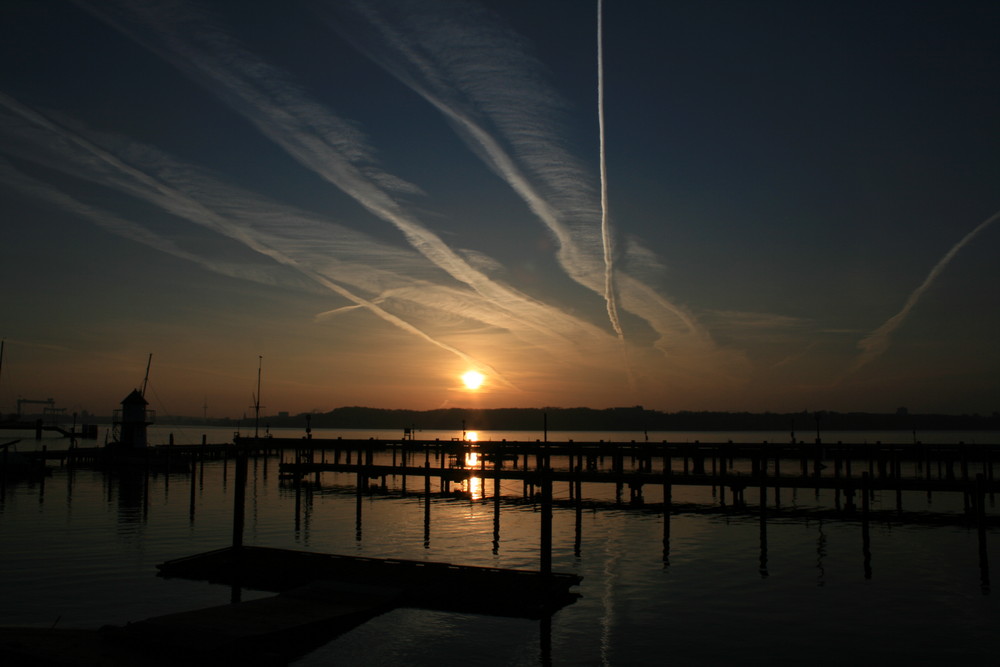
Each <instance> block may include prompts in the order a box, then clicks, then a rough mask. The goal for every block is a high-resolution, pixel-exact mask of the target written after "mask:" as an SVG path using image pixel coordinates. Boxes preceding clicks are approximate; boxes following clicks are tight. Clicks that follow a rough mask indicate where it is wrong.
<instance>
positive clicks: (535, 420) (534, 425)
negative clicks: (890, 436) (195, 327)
mask: <svg viewBox="0 0 1000 667" xmlns="http://www.w3.org/2000/svg"><path fill="white" fill-rule="evenodd" d="M307 416H308V425H309V426H311V427H312V428H369V429H371V428H386V429H390V428H391V429H400V430H402V429H408V428H414V429H418V430H461V429H463V428H465V429H468V430H484V431H490V430H494V431H496V430H509V431H541V430H543V429H545V428H547V429H548V430H550V431H792V430H794V431H796V432H797V433H798V434H799V435H800V437H807V436H808V434H809V432H810V431H815V430H817V429H819V430H821V431H842V430H862V431H876V430H905V431H909V430H916V431H926V430H998V429H1000V413H993V414H992V415H989V416H982V415H978V414H972V415H943V414H911V413H910V412H909V411H908V410H906V409H905V408H900V409H898V410H897V411H896V412H893V413H868V412H833V411H820V412H809V411H803V412H796V413H777V412H707V411H706V412H691V411H680V412H662V411H659V410H647V409H644V408H643V407H642V406H634V407H619V408H605V409H595V408H582V407H581V408H491V409H476V408H442V409H438V410H393V409H384V408H366V407H358V406H354V407H341V408H336V409H335V410H331V411H329V412H322V413H319V412H313V413H300V414H296V415H290V414H284V413H283V414H280V415H268V416H267V417H261V423H262V424H263V423H265V422H266V423H267V425H269V426H270V427H274V428H281V427H290V428H305V426H306V425H307ZM228 423H230V424H235V421H229V422H228ZM244 423H245V422H244Z"/></svg>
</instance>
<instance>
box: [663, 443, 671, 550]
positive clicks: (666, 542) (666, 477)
mask: <svg viewBox="0 0 1000 667" xmlns="http://www.w3.org/2000/svg"><path fill="white" fill-rule="evenodd" d="M671 468H672V461H671V458H670V450H669V449H668V448H667V446H666V445H664V446H663V562H664V563H665V564H669V563H670V514H671V513H672V512H673V484H672V483H671V479H670V477H671V474H672V473H673V471H672V470H671Z"/></svg>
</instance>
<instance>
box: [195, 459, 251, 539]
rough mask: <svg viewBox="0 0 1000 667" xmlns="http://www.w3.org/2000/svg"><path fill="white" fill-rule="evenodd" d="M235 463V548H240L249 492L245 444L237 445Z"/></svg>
mask: <svg viewBox="0 0 1000 667" xmlns="http://www.w3.org/2000/svg"><path fill="white" fill-rule="evenodd" d="M235 464H236V470H235V473H236V479H235V483H234V485H233V549H234V550H238V549H240V548H241V547H242V546H243V523H244V519H245V510H246V507H245V501H246V494H247V452H246V447H245V446H244V445H236V461H235ZM192 474H193V473H192Z"/></svg>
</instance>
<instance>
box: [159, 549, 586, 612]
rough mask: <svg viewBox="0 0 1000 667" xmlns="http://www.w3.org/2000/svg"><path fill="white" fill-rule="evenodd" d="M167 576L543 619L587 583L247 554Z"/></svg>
mask: <svg viewBox="0 0 1000 667" xmlns="http://www.w3.org/2000/svg"><path fill="white" fill-rule="evenodd" d="M157 567H158V568H159V570H160V576H163V577H179V578H184V579H195V580H201V581H209V582H214V583H222V584H229V585H233V586H241V587H244V588H252V589H256V590H264V591H273V592H279V593H285V592H288V591H292V590H295V589H298V588H302V587H304V586H313V585H316V582H324V583H325V584H327V585H330V584H339V585H343V584H352V585H359V586H364V587H368V588H379V589H382V590H392V591H396V594H395V597H394V601H395V605H396V606H405V607H416V608H421V609H438V610H443V611H455V612H469V613H478V614H492V615H500V616H516V617H521V618H540V617H541V616H542V615H544V614H548V613H551V612H552V611H554V610H556V609H559V608H560V607H563V606H565V605H567V604H570V603H572V602H573V601H574V600H576V599H577V598H578V597H579V596H578V595H577V594H576V593H574V592H572V591H571V590H570V589H572V588H573V587H574V586H576V585H578V584H579V583H580V581H581V577H580V576H578V575H575V574H566V573H558V572H551V573H543V572H540V571H536V570H511V569H503V568H495V567H480V566H472V565H454V564H451V563H441V562H434V561H418V560H404V559H398V558H364V557H360V556H341V555H335V554H324V553H315V552H311V551H296V550H289V549H274V548H269V547H257V546H243V547H239V548H228V547H227V548H225V549H218V550H216V551H210V552H207V553H203V554H197V555H195V556H188V557H186V558H179V559H176V560H171V561H167V562H165V563H162V564H160V565H158V566H157Z"/></svg>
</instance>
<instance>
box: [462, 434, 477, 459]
mask: <svg viewBox="0 0 1000 667" xmlns="http://www.w3.org/2000/svg"><path fill="white" fill-rule="evenodd" d="M465 439H466V440H468V441H469V442H478V440H479V434H478V433H476V432H475V431H468V432H467V433H466V434H465ZM472 456H476V455H475V454H472ZM476 463H478V458H477V459H476V460H475V461H473V462H472V463H471V464H468V463H467V465H476Z"/></svg>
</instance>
